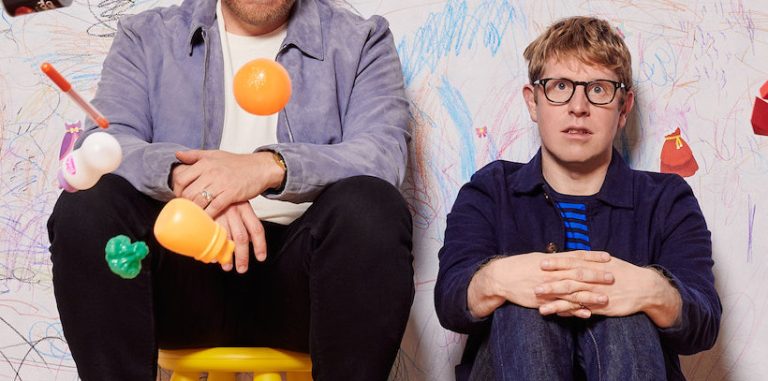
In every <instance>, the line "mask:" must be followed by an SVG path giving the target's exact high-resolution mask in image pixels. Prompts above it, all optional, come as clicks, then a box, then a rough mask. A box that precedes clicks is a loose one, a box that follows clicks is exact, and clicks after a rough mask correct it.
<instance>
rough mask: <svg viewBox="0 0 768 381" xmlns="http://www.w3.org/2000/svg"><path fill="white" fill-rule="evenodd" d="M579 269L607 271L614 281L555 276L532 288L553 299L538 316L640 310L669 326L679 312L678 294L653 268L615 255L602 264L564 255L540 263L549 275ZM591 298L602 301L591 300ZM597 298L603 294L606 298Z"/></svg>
mask: <svg viewBox="0 0 768 381" xmlns="http://www.w3.org/2000/svg"><path fill="white" fill-rule="evenodd" d="M579 268H582V269H591V271H597V270H600V271H604V272H605V273H606V274H611V275H612V276H613V277H614V278H615V281H614V282H610V283H603V284H598V283H594V282H584V281H581V280H579V277H563V276H561V275H557V276H556V277H557V278H559V279H558V280H556V281H552V282H546V283H543V284H540V285H538V286H536V287H535V292H536V295H537V296H539V297H542V298H554V299H555V300H553V301H551V302H549V303H546V304H542V305H541V306H540V307H539V311H540V312H541V313H542V315H549V314H553V313H557V314H559V315H561V316H571V315H573V316H578V317H589V315H587V314H584V313H583V312H581V311H582V310H584V309H588V310H589V311H591V313H592V314H599V315H605V316H628V315H632V314H634V313H637V312H644V313H646V314H647V315H648V316H649V317H650V318H651V320H653V322H654V323H655V324H656V325H657V326H659V327H670V326H672V325H673V324H674V323H675V321H676V320H677V318H678V316H679V314H680V308H681V305H682V301H681V299H680V294H679V293H678V292H677V290H675V288H674V287H673V286H672V285H671V284H670V283H669V281H668V280H666V278H664V277H663V276H662V275H661V274H659V273H658V272H657V271H656V270H653V269H649V268H645V267H639V266H636V265H633V264H631V263H629V262H626V261H623V260H621V259H619V258H616V257H612V258H611V260H610V261H608V262H606V263H599V264H596V263H587V264H586V268H585V267H584V263H576V262H574V261H572V260H570V259H568V258H566V259H562V258H552V257H548V258H547V260H544V261H542V262H541V270H543V271H546V272H550V273H553V274H565V273H573V271H574V270H577V269H579ZM577 274H578V272H577ZM580 276H581V275H580ZM595 297H597V298H600V300H601V301H603V302H602V303H594V301H595V300H596V299H593V298H595ZM601 297H607V300H605V299H602V298H601ZM577 312H578V313H577Z"/></svg>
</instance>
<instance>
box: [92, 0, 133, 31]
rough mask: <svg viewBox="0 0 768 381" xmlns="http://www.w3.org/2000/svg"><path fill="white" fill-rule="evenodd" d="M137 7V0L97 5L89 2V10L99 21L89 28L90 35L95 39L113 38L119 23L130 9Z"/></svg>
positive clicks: (115, 0) (112, 0)
mask: <svg viewBox="0 0 768 381" xmlns="http://www.w3.org/2000/svg"><path fill="white" fill-rule="evenodd" d="M135 5H136V0H102V1H99V2H98V3H97V4H95V5H94V4H93V3H92V2H90V1H89V2H88V9H90V11H91V14H92V15H93V16H94V17H95V18H96V20H98V22H97V23H95V24H93V25H91V26H90V27H88V30H87V32H88V34H89V35H91V36H94V37H107V38H112V37H114V36H115V33H116V32H117V21H118V20H120V18H121V17H123V16H125V15H130V13H126V12H127V11H128V10H129V9H131V8H133V7H134V6H135Z"/></svg>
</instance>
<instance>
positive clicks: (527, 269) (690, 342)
mask: <svg viewBox="0 0 768 381" xmlns="http://www.w3.org/2000/svg"><path fill="white" fill-rule="evenodd" d="M524 56H525V58H526V60H527V61H528V71H529V77H530V84H526V85H525V86H524V87H523V96H524V98H525V101H526V104H527V106H528V111H529V113H530V115H531V119H532V120H533V121H534V122H536V123H537V125H538V128H539V133H540V136H541V149H540V150H539V152H538V153H537V154H536V156H535V157H534V158H533V159H532V160H531V161H530V162H529V163H527V164H521V163H512V162H506V161H502V160H499V161H496V162H493V163H491V164H489V165H488V166H486V167H485V168H483V169H481V170H480V171H478V172H477V173H476V174H475V175H474V176H473V177H472V179H471V181H470V182H469V183H468V184H466V185H465V186H464V187H463V188H462V189H461V191H460V192H459V195H458V198H457V200H456V202H455V204H454V206H453V209H452V211H451V213H450V214H449V215H448V221H447V228H446V232H445V242H444V246H443V248H442V249H441V250H440V253H439V257H440V269H439V274H438V279H437V284H436V286H435V303H436V307H437V314H438V317H439V318H440V321H441V323H442V324H443V326H445V327H446V328H449V329H451V330H454V331H457V332H460V333H465V334H469V339H468V341H467V345H466V348H465V352H464V357H463V359H462V360H463V361H462V364H460V365H459V366H458V367H457V379H458V380H465V379H470V380H490V379H497V380H570V379H589V380H662V379H684V376H683V374H682V371H681V369H680V363H679V360H678V355H679V354H692V353H696V352H699V351H702V350H706V349H708V348H710V347H711V346H712V345H713V344H714V342H715V339H716V338H717V333H718V329H719V323H720V315H721V311H722V307H721V305H720V300H719V297H718V295H717V292H716V290H715V287H714V276H713V273H712V266H713V261H712V248H711V241H710V232H709V230H708V229H707V225H706V222H705V221H704V217H703V215H702V213H701V210H700V208H699V205H698V202H697V201H696V198H695V196H694V195H693V192H692V190H691V188H690V187H689V186H688V184H687V183H686V182H685V181H684V180H683V179H682V178H681V177H679V176H677V175H670V174H659V173H651V172H643V171H636V170H632V169H630V168H629V167H628V166H627V165H626V164H625V163H624V161H623V160H622V158H621V155H620V154H619V153H618V152H617V151H616V150H615V149H613V146H612V144H613V140H614V137H615V136H616V134H617V132H618V130H619V129H620V128H623V127H624V126H625V125H626V122H627V118H628V116H629V113H630V111H631V110H632V107H633V105H634V92H633V90H632V86H631V85H632V74H631V57H630V54H629V51H628V49H627V47H626V45H625V44H624V42H623V40H622V38H621V37H620V35H619V34H618V33H617V32H616V31H614V30H613V29H612V28H611V27H610V25H609V24H608V23H607V22H605V21H603V20H598V19H594V18H588V17H573V18H569V19H566V20H562V21H559V22H557V23H555V24H554V25H552V26H550V27H549V29H547V30H546V31H545V32H544V33H543V34H542V35H541V36H539V37H538V38H537V39H536V40H535V41H533V42H532V43H531V44H530V45H529V46H528V47H527V49H526V50H525V52H524Z"/></svg>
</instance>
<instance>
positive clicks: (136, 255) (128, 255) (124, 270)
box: [104, 234, 149, 279]
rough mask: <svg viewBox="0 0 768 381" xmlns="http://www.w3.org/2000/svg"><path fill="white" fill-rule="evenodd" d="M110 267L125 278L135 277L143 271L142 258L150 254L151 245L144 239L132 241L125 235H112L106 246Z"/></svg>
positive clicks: (105, 250)
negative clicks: (143, 240)
mask: <svg viewBox="0 0 768 381" xmlns="http://www.w3.org/2000/svg"><path fill="white" fill-rule="evenodd" d="M104 252H105V253H106V255H105V256H104V258H106V259H107V264H108V265H109V269H110V270H112V272H113V273H115V274H117V275H119V276H120V277H121V278H123V279H133V278H136V276H137V275H139V272H140V271H141V260H142V259H144V257H146V256H147V254H149V247H147V244H146V243H144V242H142V241H137V242H136V243H131V239H130V238H128V237H126V236H124V235H122V234H121V235H117V236H114V237H112V238H111V239H110V240H109V241H108V242H107V246H106V247H104Z"/></svg>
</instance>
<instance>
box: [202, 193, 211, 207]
mask: <svg viewBox="0 0 768 381" xmlns="http://www.w3.org/2000/svg"><path fill="white" fill-rule="evenodd" d="M200 195H201V196H203V200H205V205H206V206H208V204H210V203H211V201H213V194H211V192H208V191H207V190H205V189H203V191H202V192H200Z"/></svg>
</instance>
